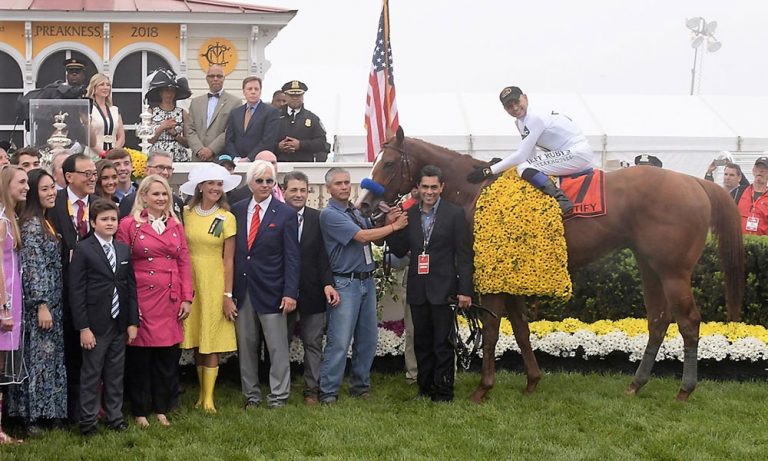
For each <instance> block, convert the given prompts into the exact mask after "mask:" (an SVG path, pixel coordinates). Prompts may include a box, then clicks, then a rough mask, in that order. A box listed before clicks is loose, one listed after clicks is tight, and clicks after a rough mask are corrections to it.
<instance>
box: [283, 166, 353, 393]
mask: <svg viewBox="0 0 768 461" xmlns="http://www.w3.org/2000/svg"><path fill="white" fill-rule="evenodd" d="M283 196H284V197H285V203H286V204H287V205H288V206H290V207H291V208H293V209H294V210H296V213H297V214H298V223H299V248H300V250H301V278H300V283H299V299H298V311H299V312H298V315H299V322H300V323H301V342H302V344H303V345H304V404H305V405H307V406H314V405H317V403H318V402H319V398H320V361H321V360H322V358H323V333H324V332H325V306H326V305H330V306H331V307H336V306H337V305H338V304H339V294H338V293H337V292H336V289H335V288H334V287H333V283H334V282H333V272H331V264H330V262H329V261H328V253H326V252H325V243H324V241H323V234H322V232H321V231H320V210H316V209H314V208H310V207H308V206H306V205H307V197H308V196H309V178H307V175H305V174H304V173H302V172H301V171H291V172H289V173H287V174H286V175H285V176H284V177H283ZM295 320H296V315H295V313H294V314H292V315H290V316H289V317H288V332H289V333H290V334H289V339H290V337H291V336H292V334H293V326H294V323H295Z"/></svg>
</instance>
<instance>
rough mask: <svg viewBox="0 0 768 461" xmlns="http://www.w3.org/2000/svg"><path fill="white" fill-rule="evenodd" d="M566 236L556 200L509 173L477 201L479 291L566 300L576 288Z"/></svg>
mask: <svg viewBox="0 0 768 461" xmlns="http://www.w3.org/2000/svg"><path fill="white" fill-rule="evenodd" d="M564 232H565V231H564V227H563V220H562V218H561V216H560V208H559V207H558V206H557V203H556V201H555V200H554V199H552V198H550V197H546V196H545V195H544V194H542V193H541V192H539V191H537V190H536V188H535V187H533V186H532V185H530V184H529V183H528V181H525V180H523V179H521V178H520V177H519V176H518V175H517V172H516V171H515V170H514V169H512V170H508V171H507V172H506V173H504V175H502V176H501V177H499V178H498V179H496V181H494V183H493V184H491V185H490V186H488V187H486V188H485V189H484V190H483V192H482V193H481V194H480V198H479V199H478V201H477V209H476V211H475V228H474V234H475V243H474V249H475V277H474V281H475V289H476V290H477V291H478V292H479V293H511V294H516V295H524V296H532V295H538V296H551V297H554V298H558V299H561V300H563V301H567V300H568V299H570V297H571V294H572V287H571V278H570V276H569V274H568V252H567V248H566V246H565V236H564V235H565V234H564Z"/></svg>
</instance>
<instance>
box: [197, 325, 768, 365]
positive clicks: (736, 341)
mask: <svg viewBox="0 0 768 461" xmlns="http://www.w3.org/2000/svg"><path fill="white" fill-rule="evenodd" d="M530 330H531V346H532V347H533V350H534V351H535V350H539V351H541V352H545V353H547V354H549V355H552V356H556V357H580V358H583V359H584V360H587V359H590V358H599V357H606V356H608V355H609V354H611V353H614V352H623V353H625V354H628V356H629V360H630V361H631V362H637V361H639V360H640V359H642V358H643V353H644V352H645V346H646V344H647V343H648V328H647V320H646V319H635V318H626V319H622V320H600V321H597V322H595V323H585V322H582V321H580V320H576V319H572V318H569V319H565V320H563V321H560V322H551V321H548V320H539V321H536V322H531V323H530ZM403 332H404V325H403V321H402V320H394V321H386V322H380V323H379V340H378V345H377V347H376V356H377V357H383V356H387V355H393V356H397V355H403V353H404V351H405V337H404V336H403ZM459 335H460V336H461V337H462V338H464V339H465V340H466V338H467V337H468V336H469V329H468V327H467V324H466V321H465V320H464V318H463V317H459ZM509 351H515V352H520V349H519V348H518V347H517V343H516V342H515V337H514V335H513V334H512V325H511V324H510V323H509V320H508V319H506V318H503V319H502V320H501V326H500V328H499V341H498V343H496V354H495V355H496V357H500V356H502V355H504V354H505V353H506V352H509ZM223 355H224V356H225V357H223V361H226V359H228V358H229V357H231V356H234V353H233V354H223ZM351 355H352V351H351V349H350V352H349V356H350V357H351ZM478 356H481V357H482V350H480V351H479V352H478ZM290 357H291V362H294V363H302V361H303V359H304V349H303V347H302V343H301V340H300V339H299V338H298V337H294V338H293V341H292V342H291V351H290ZM699 359H714V360H717V361H722V360H732V361H736V362H747V361H748V362H757V361H760V360H768V329H766V328H765V327H763V326H761V325H747V324H744V323H739V322H731V323H722V322H704V323H702V324H701V337H700V339H699ZM663 360H677V361H680V362H682V361H683V338H682V336H680V332H679V331H678V329H677V325H676V324H671V325H670V326H669V329H668V330H667V335H666V336H665V338H664V342H663V343H662V345H661V348H660V349H659V354H658V355H657V356H656V361H657V362H659V361H663ZM187 363H194V355H192V354H191V353H189V354H187V351H185V355H183V356H182V364H187Z"/></svg>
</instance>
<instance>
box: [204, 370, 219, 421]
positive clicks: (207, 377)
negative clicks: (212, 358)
mask: <svg viewBox="0 0 768 461" xmlns="http://www.w3.org/2000/svg"><path fill="white" fill-rule="evenodd" d="M218 374H219V367H203V391H204V392H205V395H204V396H203V410H205V411H207V412H208V413H216V407H215V406H214V404H213V390H214V389H215V388H216V377H217V376H218Z"/></svg>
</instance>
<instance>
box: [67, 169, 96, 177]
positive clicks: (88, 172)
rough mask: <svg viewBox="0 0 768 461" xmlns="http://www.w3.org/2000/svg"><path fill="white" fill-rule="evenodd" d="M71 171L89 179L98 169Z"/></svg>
mask: <svg viewBox="0 0 768 461" xmlns="http://www.w3.org/2000/svg"><path fill="white" fill-rule="evenodd" d="M73 173H80V174H81V175H83V176H85V179H91V178H93V177H95V176H96V175H97V174H99V173H98V171H95V170H94V171H77V170H75V171H73Z"/></svg>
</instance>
